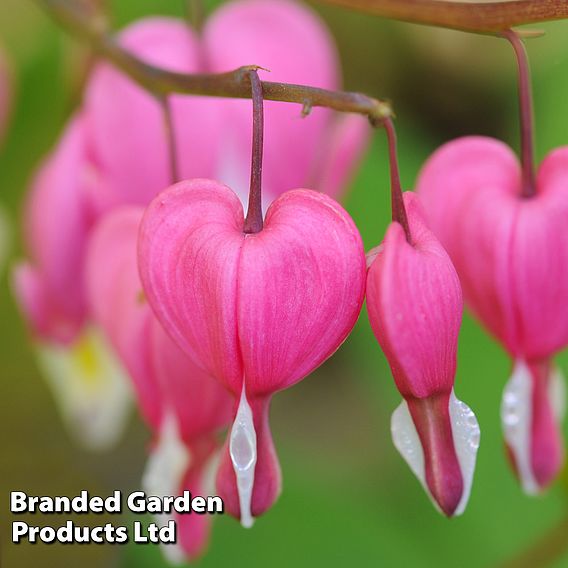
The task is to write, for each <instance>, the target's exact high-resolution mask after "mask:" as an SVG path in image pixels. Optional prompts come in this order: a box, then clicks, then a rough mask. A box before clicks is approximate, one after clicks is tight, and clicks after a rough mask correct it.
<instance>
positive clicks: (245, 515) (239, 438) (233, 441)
mask: <svg viewBox="0 0 568 568" xmlns="http://www.w3.org/2000/svg"><path fill="white" fill-rule="evenodd" d="M229 453H230V455H231V461H232V462H233V469H234V471H235V476H236V478H237V490H238V492H239V506H240V510H241V525H242V526H243V527H245V528H247V529H248V528H250V527H252V525H253V524H254V518H253V516H252V513H251V502H252V492H253V488H254V470H255V467H256V458H257V453H256V431H255V429H254V422H253V417H252V410H251V408H250V405H249V403H248V400H247V397H246V392H245V385H244V382H243V390H242V392H241V399H240V402H239V408H238V410H237V416H236V417H235V421H234V422H233V426H232V428H231V438H230V442H229Z"/></svg>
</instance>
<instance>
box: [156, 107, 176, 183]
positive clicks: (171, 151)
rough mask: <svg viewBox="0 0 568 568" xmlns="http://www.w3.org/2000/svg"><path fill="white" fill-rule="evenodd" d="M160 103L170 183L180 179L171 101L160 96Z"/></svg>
mask: <svg viewBox="0 0 568 568" xmlns="http://www.w3.org/2000/svg"><path fill="white" fill-rule="evenodd" d="M160 103H161V105H162V112H163V113H164V130H165V133H166V141H167V147H168V157H169V160H168V161H169V166H170V177H171V182H172V183H177V182H178V181H180V176H179V168H178V158H177V145H176V135H175V130H174V121H173V117H172V107H171V102H170V100H169V99H168V97H162V98H161V99H160Z"/></svg>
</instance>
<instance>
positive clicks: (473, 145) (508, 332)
mask: <svg viewBox="0 0 568 568" xmlns="http://www.w3.org/2000/svg"><path fill="white" fill-rule="evenodd" d="M519 188H520V167H519V164H518V161H517V158H516V156H515V155H514V154H513V152H512V151H511V149H510V148H509V147H508V146H506V145H505V144H503V143H502V142H499V141H497V140H493V139H491V138H482V137H468V138H461V139H458V140H455V141H453V142H450V143H448V144H446V145H444V146H442V147H441V148H440V149H439V150H438V151H437V152H435V153H434V155H433V156H432V157H431V158H430V159H429V160H428V162H427V163H426V165H425V166H424V168H423V169H422V172H421V173H420V176H419V178H418V182H417V191H418V193H419V194H420V197H421V199H422V202H423V204H424V209H425V211H426V214H427V218H428V223H429V225H430V227H431V228H432V230H433V231H434V233H435V234H436V236H437V237H438V238H439V239H440V241H441V242H442V244H443V245H444V247H445V248H446V250H447V251H448V254H449V255H450V257H451V258H452V261H453V263H454V265H455V267H456V270H457V272H458V274H459V276H460V280H461V283H462V286H463V290H464V297H465V299H466V302H467V303H468V306H469V307H470V308H471V309H472V310H473V312H474V313H475V314H476V316H477V317H478V318H479V319H480V320H481V321H482V322H483V323H484V325H485V326H486V327H487V328H488V329H489V331H491V333H492V334H493V335H495V336H496V337H497V338H498V339H499V340H500V341H501V342H502V343H504V344H505V345H506V346H507V348H508V349H509V350H510V351H512V352H516V351H517V350H518V346H517V341H516V337H515V335H516V334H515V329H514V321H513V318H514V314H513V309H514V308H513V306H512V305H511V302H510V296H511V289H510V259H511V256H510V254H511V239H512V231H513V226H514V223H515V216H516V211H517V209H518V205H519V199H518V198H517V197H518V193H519Z"/></svg>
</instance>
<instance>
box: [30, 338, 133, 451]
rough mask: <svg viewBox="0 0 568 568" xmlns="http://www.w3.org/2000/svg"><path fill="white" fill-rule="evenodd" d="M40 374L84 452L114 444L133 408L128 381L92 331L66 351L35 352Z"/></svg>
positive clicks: (55, 348)
mask: <svg viewBox="0 0 568 568" xmlns="http://www.w3.org/2000/svg"><path fill="white" fill-rule="evenodd" d="M38 359H39V364H40V368H41V370H42V371H43V374H44V376H45V378H46V380H47V382H48V384H49V386H50V387H51V390H52V392H53V396H54V398H55V401H56V403H57V405H58V407H59V410H60V412H61V414H62V416H63V419H64V420H65V422H66V424H67V426H68V429H69V431H70V432H71V434H72V435H73V436H74V437H75V438H76V439H77V441H78V442H79V443H80V444H81V445H82V446H84V447H85V448H87V449H89V450H94V451H102V450H107V449H109V448H110V447H112V446H113V445H114V444H116V443H117V442H118V440H119V439H120V437H121V436H122V434H123V432H124V428H125V427H126V422H127V419H128V417H129V414H130V409H131V407H132V393H131V389H130V381H129V379H128V375H127V374H126V372H125V371H124V369H123V367H122V365H121V364H120V362H119V361H118V359H117V357H116V356H115V354H114V352H113V350H112V348H111V347H110V345H108V343H107V341H106V340H105V338H104V336H103V334H102V333H101V332H100V330H98V329H96V328H87V329H86V330H85V331H84V332H83V333H82V334H81V335H80V336H79V338H78V339H77V340H76V341H75V342H74V343H73V344H72V345H70V346H65V347H64V346H60V345H54V344H48V343H43V344H40V345H39V346H38Z"/></svg>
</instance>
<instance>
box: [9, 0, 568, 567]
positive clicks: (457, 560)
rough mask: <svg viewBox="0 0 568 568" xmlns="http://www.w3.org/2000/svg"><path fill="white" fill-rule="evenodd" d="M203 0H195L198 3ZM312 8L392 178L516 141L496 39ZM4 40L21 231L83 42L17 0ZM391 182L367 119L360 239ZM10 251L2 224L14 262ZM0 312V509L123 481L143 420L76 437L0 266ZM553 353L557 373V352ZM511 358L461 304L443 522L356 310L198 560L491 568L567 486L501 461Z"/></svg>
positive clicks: (143, 439) (558, 69)
mask: <svg viewBox="0 0 568 568" xmlns="http://www.w3.org/2000/svg"><path fill="white" fill-rule="evenodd" d="M216 3H218V2H206V5H207V7H208V8H209V9H211V8H212V7H213V5H214V4H216ZM112 8H113V15H114V22H115V24H116V25H117V26H119V25H122V24H125V23H127V22H128V21H131V20H132V19H134V18H136V17H139V16H142V15H147V14H152V13H170V14H177V15H182V14H183V3H182V2H163V1H162V2H161V1H158V0H116V1H115V2H113V3H112ZM318 9H320V7H319V5H318ZM322 15H323V16H324V18H325V19H326V20H327V21H328V23H329V24H330V26H331V27H332V30H333V32H334V34H335V35H336V37H337V40H338V44H339V48H340V52H341V57H342V60H343V62H344V67H345V77H346V87H347V88H350V89H357V90H364V91H366V92H368V93H369V94H372V95H375V96H386V97H389V98H391V99H392V100H393V101H394V103H395V107H396V109H397V111H398V120H397V125H398V129H399V139H400V162H401V170H402V177H403V183H404V186H405V187H406V188H409V189H411V188H412V186H413V183H414V179H415V177H416V174H417V172H418V171H419V168H420V166H421V164H422V163H423V161H424V160H425V159H426V158H427V156H428V155H429V154H430V153H431V152H432V151H433V150H434V149H435V148H436V147H437V146H438V145H439V144H440V143H441V142H442V141H444V140H446V139H450V138H452V137H454V136H456V135H460V134H464V133H482V134H491V135H495V136H499V137H502V138H504V139H505V140H506V141H507V142H509V143H511V144H512V145H513V146H514V147H517V123H516V112H517V110H516V95H515V91H514V87H515V83H514V82H515V75H514V65H513V60H512V55H511V53H509V51H508V48H507V47H506V46H505V44H504V43H503V42H499V40H496V39H494V38H488V37H475V36H470V35H466V34H458V33H455V32H447V31H441V30H427V29H425V28H420V27H417V26H409V25H404V24H398V23H392V22H384V21H380V20H378V19H374V18H371V17H367V16H364V15H361V14H355V13H353V14H351V13H347V12H345V11H342V10H336V9H326V10H323V11H322ZM545 28H546V30H547V32H548V34H547V35H546V36H545V37H544V38H542V39H538V40H533V41H531V42H530V45H529V50H530V52H531V55H532V56H533V68H534V79H535V80H534V83H535V92H536V93H535V98H536V115H537V124H538V130H537V132H538V148H539V154H540V156H543V155H544V154H545V153H546V152H547V151H548V150H549V149H550V148H552V147H553V146H557V145H561V144H566V143H567V142H568V107H567V106H566V104H565V101H566V100H568V34H567V33H566V32H567V31H568V25H566V24H564V23H556V24H551V25H547V26H545ZM0 37H1V38H2V39H1V41H2V42H3V43H5V44H6V45H7V48H8V51H9V53H10V54H11V56H12V59H13V61H14V67H15V72H16V76H17V79H18V92H17V101H16V108H15V114H14V119H13V122H12V127H11V130H10V135H9V138H8V140H7V145H6V146H5V148H4V150H3V152H2V154H1V155H0V187H1V188H2V189H1V193H0V196H1V197H0V200H1V202H2V203H3V204H4V205H5V206H6V207H7V208H8V209H9V211H10V213H11V216H12V219H13V225H14V229H15V232H16V234H18V233H19V232H20V230H21V227H19V225H18V214H19V213H18V212H19V210H20V207H21V204H22V200H23V197H24V193H25V189H26V185H27V181H28V179H29V177H30V175H31V174H32V172H33V170H34V167H35V166H36V164H37V163H38V161H39V160H40V159H41V157H42V156H43V155H44V154H45V152H46V151H47V150H48V149H49V147H50V146H51V145H52V144H53V142H54V141H55V140H56V138H57V136H58V133H59V132H60V129H61V127H62V125H63V123H64V121H65V120H66V118H67V117H68V115H69V113H70V112H71V111H72V108H73V105H74V104H75V103H76V101H77V100H78V98H79V93H78V86H77V81H76V79H75V78H74V77H75V76H76V73H74V71H73V69H76V67H77V65H78V62H79V61H80V60H81V58H82V55H83V53H82V48H81V47H80V46H79V45H78V44H77V43H75V42H73V41H71V40H69V39H68V38H66V37H65V36H64V35H63V34H61V33H60V32H59V31H57V30H56V29H55V28H54V26H53V25H52V23H51V22H50V21H48V20H47V19H46V18H45V17H44V16H43V14H41V13H40V12H39V10H38V9H37V7H35V6H34V5H33V3H31V2H28V1H22V0H3V3H2V5H0ZM243 63H251V62H243ZM255 63H260V64H262V62H261V61H259V62H255ZM308 120H309V119H308ZM266 135H267V136H270V135H271V133H270V132H267V134H266ZM388 187H389V181H388V169H387V161H386V144H385V140H384V136H383V134H382V132H377V133H376V135H375V137H374V141H373V143H372V145H371V147H370V149H369V152H368V155H367V157H366V159H365V160H364V163H363V165H362V168H361V171H360V172H359V174H358V176H357V179H356V180H355V182H354V183H353V187H352V188H351V191H350V193H349V196H348V198H347V207H348V209H349V211H350V213H351V214H352V215H353V217H354V219H355V221H356V222H357V224H358V226H359V227H360V229H361V232H362V235H363V238H364V241H365V245H366V248H367V249H369V248H371V247H373V246H375V245H376V244H378V243H379V242H380V240H381V238H382V235H383V233H384V230H385V228H386V226H387V224H388V220H389V210H390V209H389V197H388ZM567 190H568V188H567ZM62 222H64V220H62ZM20 251H21V244H20V241H19V239H18V238H17V237H16V240H15V249H14V254H13V258H16V257H17V256H18V255H19V254H20ZM0 309H1V313H2V318H1V321H2V325H1V327H0V360H1V367H0V368H1V377H2V379H3V384H4V394H3V396H2V400H3V403H2V411H1V412H0V430H1V431H2V432H3V436H2V453H1V458H0V479H1V480H2V482H1V484H0V486H1V487H0V500H1V502H2V503H4V507H7V502H8V501H7V495H8V492H9V491H10V490H15V489H22V490H26V491H29V492H30V493H32V494H68V495H73V494H75V493H77V492H78V491H79V490H80V489H89V490H90V491H91V492H93V493H98V494H103V495H104V494H107V493H110V492H111V491H112V490H114V489H117V488H119V489H122V490H124V491H131V490H134V489H135V488H137V486H138V482H139V478H140V473H141V470H142V467H143V460H144V454H145V446H146V444H147V433H146V432H145V430H144V428H143V426H142V425H141V423H140V422H139V420H138V419H136V420H135V421H134V422H133V424H132V426H131V428H130V430H129V431H128V434H127V437H126V439H125V440H124V441H123V442H122V443H121V445H120V447H119V448H118V449H117V450H116V451H114V452H111V453H110V454H107V455H103V456H90V455H87V454H84V453H82V452H81V451H79V450H77V449H76V448H75V447H74V446H73V445H72V444H71V442H70V441H69V440H68V438H67V435H66V433H65V432H64V430H63V428H62V426H61V424H60V421H59V417H58V416H57V414H56V411H55V409H54V407H53V404H52V400H51V396H50V394H49V392H48V390H47V388H46V386H45V384H44V383H43V381H42V380H41V378H40V377H39V375H38V372H37V370H36V367H35V364H34V361H33V357H32V349H31V346H30V343H29V341H28V337H27V335H26V332H25V330H24V326H23V324H22V322H21V321H20V318H19V317H18V315H17V313H16V309H15V306H14V303H13V300H12V298H11V296H10V293H9V290H8V286H7V276H6V275H4V276H3V286H2V291H1V295H0ZM559 359H560V364H561V366H563V367H564V370H565V371H568V357H567V356H566V355H563V356H561V357H560V358H559ZM509 371H510V362H509V361H508V360H507V357H506V356H505V355H504V353H503V352H502V350H501V349H500V348H499V347H498V346H497V345H496V344H495V343H494V342H493V341H492V340H491V339H490V338H489V337H488V336H487V335H486V334H485V333H484V332H483V331H482V329H481V328H480V327H479V325H477V324H476V323H475V322H474V321H472V319H471V318H470V317H469V316H467V315H466V317H465V321H464V326H463V330H462V334H461V339H460V358H459V369H458V377H457V383H456V390H457V392H458V395H459V396H460V398H463V400H465V401H467V403H468V404H469V405H470V406H471V407H472V408H473V409H474V410H475V412H476V413H477V416H478V418H479V421H480V423H481V426H482V445H481V449H480V452H479V460H478V469H477V474H476V480H475V484H474V488H473V494H472V498H471V502H470V505H469V508H468V510H467V512H466V514H465V515H464V516H463V517H462V518H459V519H454V520H452V521H448V520H446V519H444V518H442V517H440V516H439V515H438V514H437V513H436V512H435V511H434V509H433V508H432V506H431V504H430V503H429V501H428V499H427V498H426V496H425V495H424V493H423V491H422V489H421V488H420V486H419V484H418V483H417V482H416V480H415V479H414V478H413V476H412V474H411V473H410V471H409V470H408V468H407V466H406V465H405V464H404V463H403V461H402V459H401V458H400V457H399V456H398V455H397V454H396V451H395V449H394V448H393V446H392V444H391V442H390V435H389V421H390V413H391V412H392V410H393V409H394V408H395V406H396V405H397V404H398V402H399V396H398V394H397V393H396V391H395V389H394V386H393V383H392V380H391V378H390V375H389V372H388V369H387V367H386V363H385V360H384V358H383V356H382V354H381V353H380V350H379V348H378V346H377V344H376V342H375V340H374V338H373V336H372V333H371V331H370V327H369V324H368V321H367V316H366V313H365V311H363V313H362V315H361V318H360V321H359V323H358V325H357V327H356V328H355V330H354V333H353V334H352V336H351V337H350V338H349V340H348V341H347V343H346V344H345V346H344V347H343V348H342V349H341V350H340V352H339V353H338V354H337V355H336V356H335V357H334V358H333V359H332V360H331V361H330V362H328V363H327V364H325V365H324V366H323V368H322V369H320V370H319V371H317V372H316V373H315V374H314V376H313V377H311V378H310V379H309V380H306V381H304V382H303V383H301V384H300V385H298V386H297V387H295V388H294V389H292V390H291V391H289V392H285V393H282V394H281V395H279V396H278V397H276V400H275V403H274V408H273V420H272V424H273V431H274V436H275V440H276V444H277V446H278V448H279V451H280V458H281V463H282V466H283V472H284V493H283V495H282V497H281V499H280V501H279V502H278V503H277V505H276V506H275V507H274V509H273V510H272V511H270V512H269V513H268V514H267V515H266V516H265V517H263V518H261V519H259V520H258V521H257V524H256V526H255V527H254V529H253V530H251V531H245V530H243V529H241V528H240V526H239V525H238V524H237V523H236V522H235V521H234V520H233V519H231V518H229V517H221V518H218V519H216V521H215V528H214V532H213V538H212V545H211V549H210V551H209V554H208V555H207V556H206V557H205V558H204V559H203V560H202V561H200V562H199V563H198V565H199V566H203V567H221V566H232V567H234V568H240V567H247V568H255V567H257V566H258V567H266V566H273V567H280V566H282V567H288V566H297V567H309V566H326V567H329V568H331V567H334V566H343V565H345V564H349V565H353V566H370V565H372V564H373V565H378V566H437V567H440V568H442V567H448V568H450V567H452V568H453V567H457V566H459V567H460V568H461V567H477V566H492V565H496V564H497V563H499V562H501V561H503V560H504V559H506V558H508V557H510V556H515V555H516V554H518V553H519V552H520V551H521V550H522V549H523V548H524V547H526V546H528V545H529V544H530V543H531V542H532V541H533V540H535V539H537V538H539V536H540V535H541V534H543V533H545V532H546V531H547V529H549V528H550V527H552V526H554V525H555V523H557V522H558V521H559V519H561V518H562V517H563V516H564V515H566V501H567V500H566V499H565V498H563V496H562V490H561V487H560V484H559V485H558V486H557V487H555V488H553V489H552V490H551V491H550V492H549V493H548V494H547V495H545V496H543V497H540V498H536V499H529V498H526V497H524V496H523V495H522V493H521V491H520V489H519V487H518V485H517V484H516V482H515V480H514V478H513V475H512V473H511V471H510V469H509V468H508V466H507V464H506V460H505V456H504V452H503V447H502V445H503V442H502V437H501V433H500V426H499V415H498V409H499V401H500V396H501V390H502V388H503V385H504V381H505V379H506V378H507V376H508V373H509ZM5 513H6V508H4V514H3V515H2V518H3V519H4V523H3V524H2V527H1V534H2V540H3V542H9V540H10V538H9V531H10V527H9V523H8V522H6V521H7V517H6V514H5ZM34 520H36V521H38V522H39V521H40V519H39V518H37V519H35V518H34ZM78 520H79V521H84V522H86V523H89V524H99V523H100V522H101V519H100V518H96V517H95V518H89V519H86V518H85V519H83V518H80V519H78ZM127 521H128V519H125V521H124V522H127ZM42 522H43V521H42ZM567 538H568V535H567ZM3 554H4V555H5V559H6V566H18V567H20V568H26V567H28V566H30V567H31V566H34V567H36V566H55V565H57V566H75V565H81V566H82V567H84V568H87V567H90V566H122V567H129V568H146V567H148V568H150V567H151V568H158V567H159V566H162V565H164V564H163V562H162V560H161V554H160V552H159V551H158V550H157V549H156V548H155V547H151V546H149V547H147V546H131V547H127V548H121V547H111V546H107V547H96V546H89V547H80V546H74V547H68V546H67V547H63V546H50V547H46V546H36V547H30V546H20V547H15V546H13V545H8V546H6V547H4V550H3ZM558 566H559V567H560V566H568V560H567V559H560V560H559V562H558Z"/></svg>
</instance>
